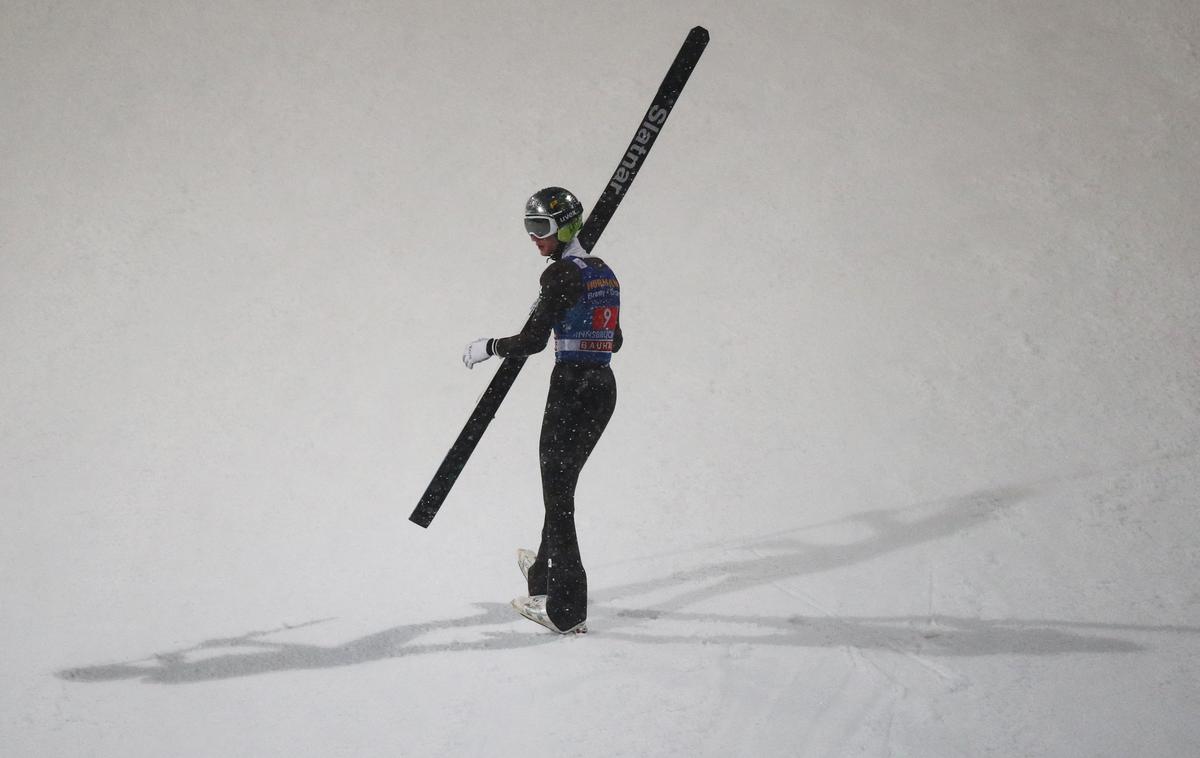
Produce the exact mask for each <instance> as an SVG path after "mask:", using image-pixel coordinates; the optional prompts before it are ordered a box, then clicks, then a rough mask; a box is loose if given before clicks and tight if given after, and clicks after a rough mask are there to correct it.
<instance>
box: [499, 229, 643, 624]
mask: <svg viewBox="0 0 1200 758" xmlns="http://www.w3.org/2000/svg"><path fill="white" fill-rule="evenodd" d="M563 254H565V255H572V254H574V255H578V256H582V257H581V258H579V259H580V260H583V261H584V262H586V263H587V265H589V266H595V265H600V266H603V265H604V262H603V261H602V260H601V259H599V258H597V257H595V256H587V255H585V254H584V253H583V249H582V248H581V247H579V246H578V243H577V242H575V243H572V245H571V246H569V247H568V248H567V249H566V250H565V251H563V252H562V253H560V254H556V255H555V256H554V262H553V263H551V264H550V266H548V267H547V268H546V270H545V271H544V272H543V273H542V277H541V292H540V294H539V296H538V300H537V303H536V304H535V305H534V310H533V313H532V314H531V317H530V319H529V321H528V323H527V324H526V326H525V328H524V329H522V330H521V333H520V334H516V335H514V336H512V337H506V338H501V339H494V340H491V341H489V343H488V352H489V353H491V354H492V355H499V356H501V357H505V356H509V355H531V354H533V353H537V352H540V351H541V350H542V349H544V348H545V346H546V342H547V340H548V338H549V336H550V332H551V330H552V329H553V328H554V326H555V325H556V324H558V323H559V321H560V319H561V318H562V317H563V315H564V314H565V313H566V312H567V310H568V309H570V308H571V307H572V306H573V305H575V304H576V303H577V302H578V301H579V300H580V299H581V298H583V297H584V283H583V276H582V274H581V272H580V268H579V266H578V265H577V264H575V263H574V260H572V261H570V262H568V261H567V260H564V259H563V258H562V257H560V255H563ZM615 332H616V333H615V335H614V338H613V345H612V350H613V352H616V351H617V350H619V349H620V347H621V343H622V341H623V336H622V334H621V328H620V326H619V325H617V326H616V329H615ZM616 403H617V383H616V380H615V378H614V377H613V372H612V369H611V368H610V367H609V366H608V365H598V364H594V363H583V362H568V361H564V360H556V362H555V364H554V370H553V371H552V372H551V374H550V390H549V393H548V394H547V397H546V410H545V413H544V414H543V415H542V434H541V440H540V443H539V453H540V459H541V474H542V499H543V501H544V503H545V507H546V515H545V521H544V522H543V524H542V538H541V545H539V547H538V551H537V561H536V562H535V563H534V564H533V566H532V567H530V569H529V594H530V595H547V596H548V597H547V602H546V611H547V613H548V614H549V616H550V620H551V621H553V622H554V624H555V625H556V626H558V628H560V629H569V628H570V627H572V626H574V625H575V624H578V623H580V622H581V621H583V620H584V619H586V618H587V573H586V572H585V571H584V568H583V560H582V558H581V557H580V554H579V542H578V538H577V537H576V534H575V485H576V483H577V482H578V481H579V473H580V471H581V470H582V469H583V464H584V463H586V462H587V459H588V456H589V455H590V454H591V452H592V449H593V448H594V447H595V446H596V442H597V441H598V440H599V439H600V435H601V434H602V433H603V432H604V428H605V426H606V425H607V424H608V420H609V418H611V417H612V413H613V409H614V408H615V407H616Z"/></svg>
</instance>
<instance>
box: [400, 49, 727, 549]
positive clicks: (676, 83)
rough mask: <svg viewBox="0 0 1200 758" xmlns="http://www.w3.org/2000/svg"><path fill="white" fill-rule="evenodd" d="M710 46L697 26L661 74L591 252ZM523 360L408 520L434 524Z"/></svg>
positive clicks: (587, 240) (592, 217)
mask: <svg viewBox="0 0 1200 758" xmlns="http://www.w3.org/2000/svg"><path fill="white" fill-rule="evenodd" d="M706 45H708V30H707V29H705V28H704V27H701V26H697V27H695V28H693V29H692V30H691V31H690V32H688V36H687V39H685V40H684V42H683V46H682V47H681V48H679V53H678V54H677V55H676V56H675V60H674V62H672V63H671V68H669V69H668V70H667V75H666V76H665V77H664V78H663V81H662V84H661V85H660V86H659V88H658V92H657V93H655V95H654V100H652V101H651V103H650V108H649V109H648V110H647V111H646V115H645V117H643V118H642V122H641V123H640V124H638V128H637V131H635V132H634V135H633V140H632V141H630V143H629V147H628V148H627V149H626V150H625V155H624V156H622V158H621V162H620V164H618V166H617V170H616V171H614V172H613V175H612V179H610V180H609V182H608V186H606V187H605V188H604V192H603V193H601V195H600V199H599V200H597V201H596V207H595V208H593V209H592V212H591V213H590V214H589V215H588V217H587V220H586V221H585V222H584V224H583V228H582V229H580V230H579V244H580V245H582V246H583V248H584V249H585V250H587V251H588V252H591V251H592V249H593V248H594V247H595V246H596V242H597V241H598V240H599V239H600V235H601V234H602V233H603V232H604V227H605V226H607V225H608V222H609V220H610V219H611V218H612V217H613V214H614V213H616V211H617V206H619V205H620V204H621V200H622V199H624V197H625V194H626V193H627V192H628V191H629V186H630V185H631V184H633V180H634V177H636V176H637V174H638V171H639V170H640V169H641V167H642V164H644V163H645V161H646V155H647V154H648V153H649V152H650V148H651V147H652V146H653V145H654V142H655V140H657V139H658V135H659V133H660V131H661V130H662V127H663V124H665V123H666V121H667V116H669V115H670V114H671V109H672V108H674V107H675V101H676V100H678V99H679V93H680V92H682V91H683V86H684V85H685V84H687V80H688V77H690V76H691V74H692V69H694V68H695V67H696V63H697V62H698V61H699V60H700V55H701V53H703V52H704V48H705V46H706ZM525 360H526V359H525V357H524V356H520V357H518V356H510V357H508V358H505V359H504V361H503V363H501V364H500V368H499V370H497V371H496V375H495V376H494V377H493V378H492V381H491V383H490V384H488V388H487V390H486V391H485V392H484V393H483V397H481V398H480V399H479V402H478V403H477V404H476V405H475V410H474V411H473V412H472V413H471V417H470V418H469V419H467V423H466V425H465V426H464V427H463V430H462V431H461V432H459V435H458V439H456V440H455V441H454V445H453V447H451V448H450V452H448V453H446V457H445V458H444V459H443V460H442V465H441V466H439V467H438V470H437V473H435V474H434V475H433V480H432V481H431V482H430V483H429V486H428V487H427V488H426V489H425V494H424V495H422V496H421V502H420V503H418V504H417V507H416V508H415V509H414V510H413V512H412V515H410V516H409V517H408V520H409V521H411V522H413V523H414V524H416V525H418V526H421V527H428V526H429V525H430V524H431V523H432V522H433V517H434V516H436V515H437V512H438V509H439V508H441V507H442V503H443V502H445V500H446V496H447V495H448V494H450V488H451V487H453V486H454V482H455V481H456V480H457V479H458V475H459V474H460V473H462V470H463V467H464V466H466V465H467V461H468V460H469V459H470V457H471V453H473V452H474V451H475V446H476V445H477V444H479V438H480V437H482V436H483V432H484V431H485V430H486V429H487V428H488V424H490V423H491V421H492V419H493V418H494V417H495V415H496V411H497V410H498V409H499V408H500V403H501V402H503V400H504V396H505V395H507V394H508V390H509V388H511V387H512V384H513V382H514V381H516V378H517V374H519V373H520V372H521V367H522V366H524V365H525Z"/></svg>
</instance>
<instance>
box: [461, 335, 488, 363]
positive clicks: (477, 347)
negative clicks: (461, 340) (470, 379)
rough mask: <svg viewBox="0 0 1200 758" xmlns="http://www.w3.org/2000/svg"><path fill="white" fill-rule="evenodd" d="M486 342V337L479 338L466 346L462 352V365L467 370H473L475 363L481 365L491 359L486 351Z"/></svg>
mask: <svg viewBox="0 0 1200 758" xmlns="http://www.w3.org/2000/svg"><path fill="white" fill-rule="evenodd" d="M488 341H489V340H488V338H487V337H480V338H479V339H477V340H475V341H474V342H472V343H471V344H469V345H467V347H466V349H465V350H463V365H464V366H466V367H467V368H475V364H476V363H482V362H483V361H486V360H487V359H488V358H491V357H492V354H491V353H489V352H488V349H487V346H488Z"/></svg>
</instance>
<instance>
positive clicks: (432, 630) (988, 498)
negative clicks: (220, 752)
mask: <svg viewBox="0 0 1200 758" xmlns="http://www.w3.org/2000/svg"><path fill="white" fill-rule="evenodd" d="M1024 496H1025V493H1024V492H1021V491H1019V490H1013V489H999V490H992V491H987V492H981V493H976V494H974V495H970V496H967V497H962V498H956V499H952V500H950V501H946V502H943V503H934V504H930V505H926V506H921V507H918V508H914V509H909V510H908V511H906V512H898V511H873V512H870V513H866V514H859V515H855V516H852V517H850V518H848V519H846V520H845V523H846V524H853V525H856V526H857V527H866V528H867V529H868V531H869V535H868V536H867V537H865V538H863V539H860V540H858V541H856V542H853V543H850V544H843V545H827V544H809V543H805V542H802V541H799V540H796V539H794V538H784V536H783V535H784V534H789V533H793V532H795V531H796V530H792V531H791V532H784V533H781V534H780V535H778V536H777V537H776V538H774V539H770V540H767V541H760V542H757V543H752V544H750V545H748V546H746V548H747V549H749V550H751V551H752V552H754V557H753V558H749V559H738V560H726V561H719V562H716V563H708V564H705V565H703V566H698V567H696V568H692V569H686V570H683V571H678V572H675V573H672V574H670V575H668V576H665V577H661V578H658V579H653V580H648V581H645V582H636V583H632V584H627V585H622V586H619V587H613V588H608V589H602V590H600V591H598V592H595V593H593V595H592V612H591V614H589V622H590V624H589V625H590V626H592V627H593V630H594V631H593V633H592V634H591V635H589V636H593V637H600V638H602V639H606V640H622V641H626V642H637V643H645V644H688V645H699V644H718V645H729V644H753V645H784V646H793V647H830V648H838V647H852V648H860V649H883V650H892V651H894V652H899V653H902V654H906V655H916V656H982V655H1000V654H1007V655H1059V654H1064V653H1128V652H1135V651H1138V650H1142V649H1144V647H1143V646H1142V645H1139V644H1137V643H1135V642H1132V641H1130V640H1128V639H1123V638H1121V637H1118V636H1115V635H1117V634H1119V633H1125V634H1126V635H1128V634H1145V633H1154V632H1158V633H1163V632H1166V633H1187V634H1196V633H1200V628H1193V627H1172V626H1134V625H1121V624H1093V623H1079V622H1067V621H1052V620H1039V619H995V620H989V619H971V618H956V617H947V616H935V617H932V618H930V617H917V616H896V617H836V616H828V615H819V616H798V615H789V616H770V615H725V614H716V613H699V612H693V611H688V610H686V609H687V608H688V607H690V606H692V605H694V604H696V603H700V602H702V601H705V600H709V599H711V598H714V597H717V596H720V595H725V594H729V593H735V592H740V591H743V590H746V589H749V588H752V587H755V586H758V585H763V584H770V583H773V582H778V581H781V580H785V579H791V578H795V577H799V576H803V575H806V574H811V573H816V572H820V571H827V570H830V569H836V568H839V567H842V566H847V565H850V564H854V563H859V562H862V561H865V560H868V559H871V558H875V557H878V556H880V555H884V554H887V553H892V552H896V551H899V550H904V549H907V548H910V547H913V546H915V545H918V544H921V543H924V542H929V541H932V540H936V539H939V538H942V537H945V536H948V535H951V534H954V533H957V532H961V531H964V530H966V529H969V528H971V527H973V526H976V525H978V524H980V523H982V522H983V521H985V520H986V519H989V518H991V517H993V516H995V515H996V514H997V513H998V512H1000V511H1001V510H1003V509H1004V508H1007V507H1009V506H1011V505H1012V504H1014V503H1016V502H1018V501H1019V500H1021V499H1022V498H1023V497H1024ZM914 511H915V512H918V513H922V514H924V515H919V516H917V517H915V518H914V517H910V518H905V517H904V516H905V515H906V513H907V514H911V513H913V512H914ZM756 549H763V550H770V551H771V554H770V555H761V554H759V553H757V552H756ZM696 583H701V584H703V586H700V587H693V586H691V585H694V584H696ZM684 585H686V586H688V588H687V589H683V590H682V591H679V592H678V594H675V595H674V596H672V597H670V598H669V599H666V600H664V601H661V602H654V603H653V604H652V606H651V607H648V608H628V607H620V606H619V605H618V604H617V601H618V600H619V599H622V598H627V597H630V596H636V595H641V594H645V593H650V592H662V591H668V592H669V591H672V590H676V589H678V588H680V587H681V586H684ZM781 589H782V588H781ZM785 591H786V590H785ZM474 605H475V607H476V608H477V609H478V610H479V612H477V613H473V614H470V615H466V616H462V617H458V618H452V619H442V620H435V621H428V622H422V623H416V624H406V625H402V626H397V627H393V628H391V629H387V630H384V631H381V632H377V633H375V634H371V635H367V636H365V637H360V638H358V639H355V640H351V641H349V642H345V643H343V644H340V645H332V646H325V645H313V644H304V643H293V642H276V641H271V640H266V639H264V637H266V636H267V635H270V634H274V633H277V632H280V631H284V630H282V629H281V630H271V631H259V632H249V633H247V634H244V635H241V636H237V637H229V638H220V639H213V640H207V641H205V642H202V643H200V644H199V645H196V646H194V647H192V648H189V649H186V650H179V651H173V652H169V653H161V654H158V655H155V656H152V657H151V658H148V659H143V660H141V661H134V662H127V663H114V664H108V665H97V666H88V667H83V668H75V669H68V670H64V671H60V672H58V674H57V675H58V676H59V677H61V678H63V679H67V680H70V681H77V682H106V681H114V680H121V679H141V680H142V681H144V682H147V683H158V684H181V683H189V682H202V681H211V680H214V679H227V678H233V677H242V676H252V675H255V674H266V673H271V672H279V671H296V670H304V669H322V668H333V667H338V666H352V665H357V664H361V663H368V662H371V661H379V660H386V659H389V658H403V657H407V656H414V655H424V654H430V653H441V652H459V651H482V650H507V649H515V648H525V647H533V646H537V645H544V644H550V643H553V642H556V641H557V640H558V637H557V636H556V635H552V634H549V633H547V632H545V631H542V630H540V629H536V628H535V627H533V625H531V624H528V622H525V621H519V620H518V619H516V615H515V614H514V612H513V611H512V609H511V608H510V607H509V606H508V605H507V604H501V603H475V604H474ZM517 621H519V623H520V625H521V627H520V628H522V629H524V630H525V631H512V630H511V629H509V627H511V626H512V625H513V624H514V623H517ZM315 623H321V622H319V621H315V622H310V624H315ZM291 628H295V627H291ZM454 630H467V631H468V632H469V634H468V637H469V639H465V640H460V641H454V640H452V641H445V642H434V641H428V640H427V641H424V642H422V638H423V637H426V636H443V635H444V633H447V632H451V633H452V632H453V631H454ZM223 649H236V650H237V652H217V654H215V655H209V653H210V652H215V651H221V650H223Z"/></svg>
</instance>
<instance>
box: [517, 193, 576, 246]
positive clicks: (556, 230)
mask: <svg viewBox="0 0 1200 758" xmlns="http://www.w3.org/2000/svg"><path fill="white" fill-rule="evenodd" d="M582 227H583V204H582V203H580V202H579V200H578V199H577V198H576V197H575V196H574V195H572V194H571V193H570V192H568V191H567V190H565V189H563V188H562V187H546V188H545V189H540V190H538V191H537V192H535V193H533V195H532V196H530V198H529V200H527V201H526V202H525V231H527V232H529V233H530V234H532V235H533V236H534V237H536V238H537V239H545V238H547V237H549V236H550V235H552V234H553V235H555V236H556V238H557V239H558V241H559V242H570V241H571V240H573V239H575V235H576V234H578V233H579V230H580V229H581V228H582Z"/></svg>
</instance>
